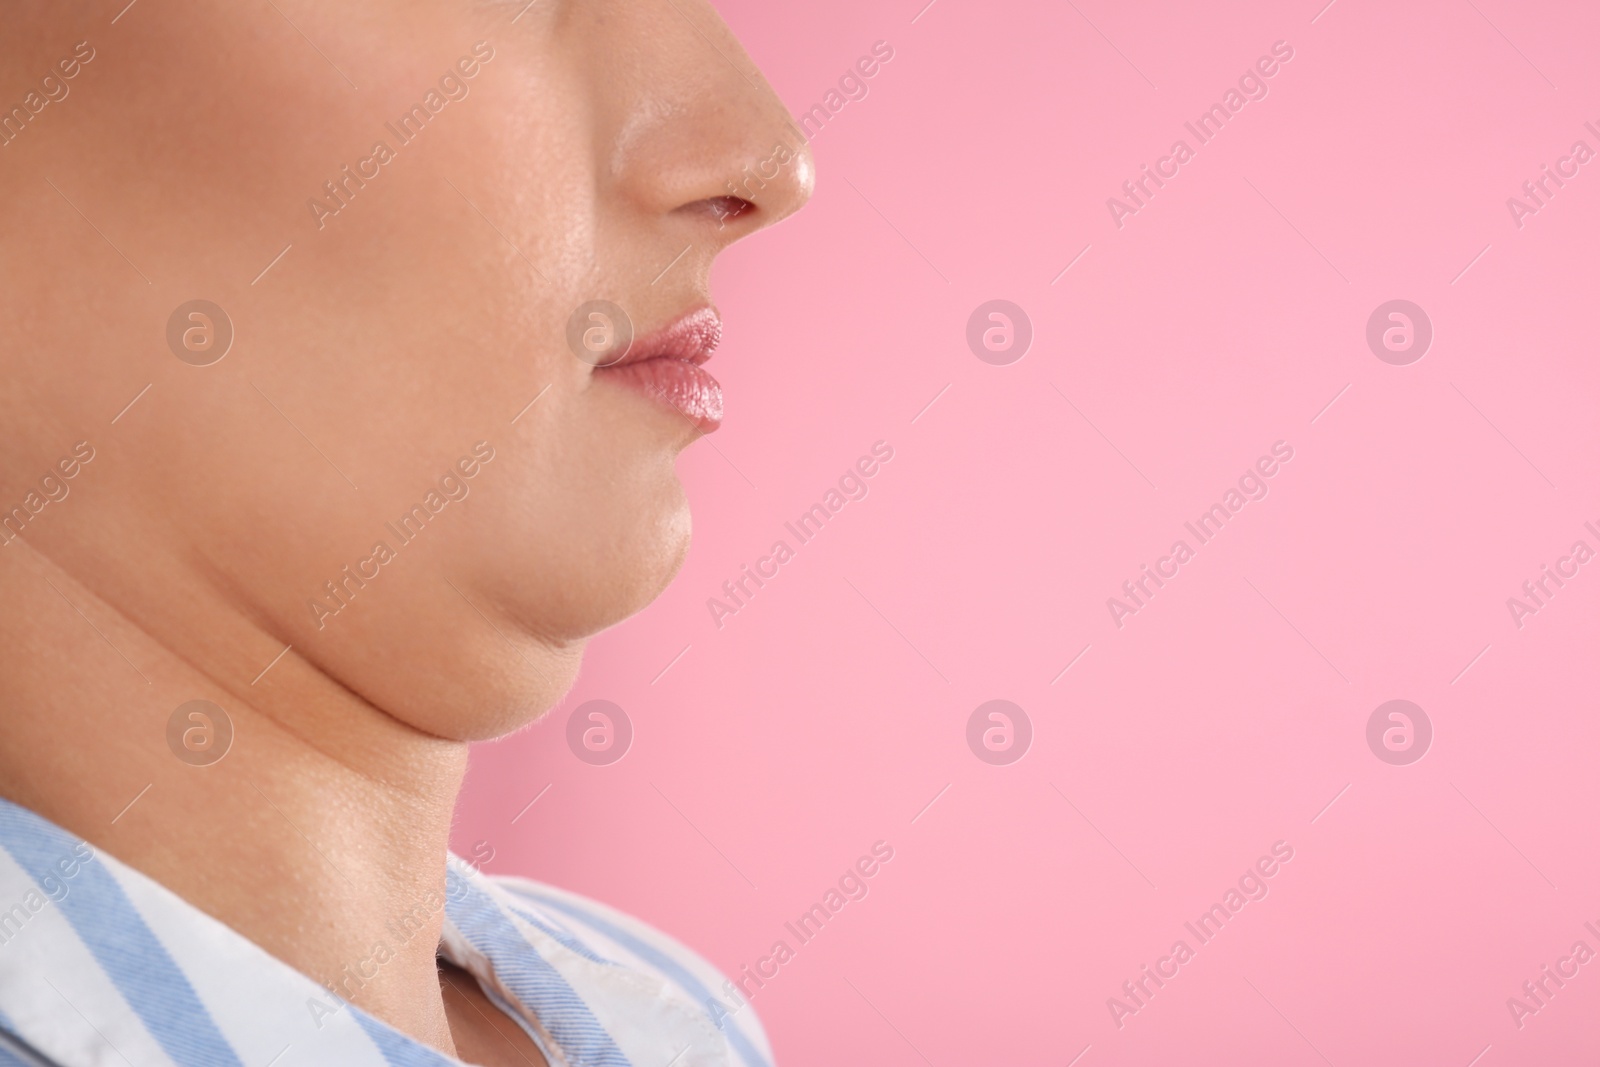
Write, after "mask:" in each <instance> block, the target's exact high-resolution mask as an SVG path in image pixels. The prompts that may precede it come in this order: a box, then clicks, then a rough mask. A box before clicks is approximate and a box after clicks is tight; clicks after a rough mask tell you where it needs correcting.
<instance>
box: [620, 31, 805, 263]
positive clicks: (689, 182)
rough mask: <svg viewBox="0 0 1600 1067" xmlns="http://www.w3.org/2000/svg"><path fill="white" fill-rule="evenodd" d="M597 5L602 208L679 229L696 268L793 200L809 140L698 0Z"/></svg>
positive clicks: (785, 210) (800, 191)
mask: <svg viewBox="0 0 1600 1067" xmlns="http://www.w3.org/2000/svg"><path fill="white" fill-rule="evenodd" d="M599 6H601V7H605V8H607V9H609V10H608V11H607V14H606V16H605V17H604V18H603V20H602V22H601V28H602V32H603V33H604V34H605V37H606V39H607V46H606V50H607V51H608V52H609V53H610V58H609V61H608V62H604V63H602V64H601V65H599V66H598V67H597V68H592V69H595V71H596V77H597V79H598V80H597V82H596V83H595V84H596V88H595V92H596V96H597V100H596V104H597V106H598V108H599V109H600V111H601V112H602V115H601V116H598V117H600V118H601V120H602V121H601V123H600V128H601V129H602V130H604V131H607V132H606V135H605V139H604V141H603V142H602V144H601V145H600V146H598V147H599V148H600V150H601V151H602V152H603V153H604V155H605V156H606V157H608V158H602V159H601V160H598V161H597V162H598V163H599V164H600V166H599V170H600V176H601V181H602V182H604V183H606V184H609V185H610V186H611V190H610V192H611V193H612V194H613V197H614V198H615V199H614V200H613V203H614V204H620V205H623V206H625V208H626V209H631V211H633V212H636V213H637V214H639V215H640V216H642V217H643V218H642V219H641V220H640V221H646V222H648V223H649V224H650V225H652V226H654V227H657V228H662V229H666V230H668V231H674V232H672V233H671V236H672V237H673V239H674V241H676V240H680V239H683V238H685V237H687V239H688V241H689V243H690V246H691V247H693V248H698V249H699V250H700V251H701V253H702V255H703V256H704V259H705V263H706V265H707V266H709V261H710V258H711V257H712V256H714V255H715V254H716V252H717V251H720V250H721V249H722V248H723V247H726V246H727V245H729V244H731V243H732V242H734V241H736V240H738V239H739V238H740V237H744V236H746V235H747V234H750V233H753V232H754V231H756V230H759V229H762V228H763V227H766V226H770V225H772V224H773V223H775V222H777V221H779V220H780V219H783V218H785V217H787V216H789V215H792V214H793V213H794V212H796V211H798V210H800V208H801V207H803V206H804V205H805V203H806V201H807V200H809V199H810V197H811V190H812V187H813V184H814V181H815V174H814V171H813V167H812V158H811V149H810V146H809V145H808V144H807V141H806V138H805V136H804V135H803V134H802V133H801V131H800V129H799V127H798V126H796V125H795V123H794V120H793V119H792V118H790V116H789V112H788V110H787V109H786V108H785V107H784V106H783V103H782V101H780V100H779V99H778V97H777V94H775V93H774V92H773V91H772V88H771V86H769V85H768V84H767V82H766V79H765V78H763V77H762V76H761V73H760V71H758V70H757V69H756V67H755V65H754V64H753V63H752V62H751V60H750V58H749V57H748V56H747V55H746V54H745V52H744V49H743V48H742V47H741V46H740V45H739V42H738V41H737V40H736V39H735V38H734V36H733V34H732V32H731V31H730V30H729V29H728V27H727V26H726V25H725V24H724V23H723V21H722V19H721V18H720V17H719V16H718V15H717V14H716V12H715V11H713V10H712V9H711V7H710V6H709V5H708V4H707V3H706V2H705V0H620V2H618V3H615V4H614V5H613V4H609V3H604V4H601V5H599ZM624 26H626V27H627V28H626V30H624ZM619 35H625V36H626V37H627V38H628V39H627V40H626V41H621V40H618V39H617V38H618V36H619Z"/></svg>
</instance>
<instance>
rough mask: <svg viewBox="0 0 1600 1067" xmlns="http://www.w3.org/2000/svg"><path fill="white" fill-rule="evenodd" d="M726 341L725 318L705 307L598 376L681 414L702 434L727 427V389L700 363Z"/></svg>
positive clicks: (644, 340)
mask: <svg viewBox="0 0 1600 1067" xmlns="http://www.w3.org/2000/svg"><path fill="white" fill-rule="evenodd" d="M721 339H722V318H721V317H720V316H719V315H718V314H717V311H716V309H715V308H712V307H702V308H698V309H697V310H695V311H691V312H689V313H688V314H687V315H684V316H682V317H681V318H678V319H675V320H673V321H672V322H670V323H668V324H667V325H665V326H663V327H662V328H661V329H659V330H657V331H656V332H655V333H652V334H650V335H648V336H645V337H640V338H636V339H635V340H634V342H633V344H632V345H630V346H629V347H628V352H627V354H626V355H624V356H623V357H622V358H621V359H620V360H618V361H617V362H616V363H613V364H611V365H609V366H606V367H596V368H595V370H594V373H595V374H596V375H598V376H601V377H605V378H609V379H610V380H612V381H614V382H616V383H617V384H619V385H625V386H627V387H629V388H630V389H633V390H635V391H637V392H639V393H642V394H644V395H645V396H647V397H649V398H650V399H651V400H654V401H656V402H657V403H659V404H662V405H665V406H666V407H668V408H670V409H672V410H673V411H677V412H678V413H680V414H681V415H683V417H684V418H686V419H688V420H689V421H690V422H692V423H694V424H695V426H696V427H697V428H698V429H699V430H700V432H701V433H711V432H712V431H713V430H715V429H716V428H717V427H718V426H720V425H722V386H721V385H720V384H719V383H718V382H717V380H716V379H715V378H713V377H712V376H711V375H710V374H708V373H707V372H706V371H705V369H704V368H703V367H701V364H702V363H704V362H705V361H706V360H708V359H710V358H711V353H712V351H713V350H714V349H715V348H716V347H717V342H718V341H720V340H721Z"/></svg>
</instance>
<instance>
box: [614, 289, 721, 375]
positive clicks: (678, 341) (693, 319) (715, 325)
mask: <svg viewBox="0 0 1600 1067" xmlns="http://www.w3.org/2000/svg"><path fill="white" fill-rule="evenodd" d="M720 340H722V316H721V315H718V314H717V309H716V308H714V307H712V306H711V305H709V304H707V305H704V306H702V307H698V308H696V309H695V310H693V311H690V312H688V313H686V314H684V315H681V316H679V317H678V318H676V319H673V320H672V321H671V322H669V323H667V324H666V325H665V326H663V327H661V328H660V329H658V330H656V331H655V332H654V333H651V334H648V335H646V336H644V337H635V338H634V339H633V344H631V345H629V346H628V351H627V352H626V353H625V354H624V355H623V356H622V358H621V359H619V360H617V361H616V362H615V363H608V364H606V366H607V367H621V366H626V365H627V364H629V363H643V362H644V361H645V360H647V359H676V360H681V361H683V362H684V363H696V364H698V363H704V362H705V361H706V360H708V359H710V358H711V353H712V352H713V351H714V350H715V349H716V347H717V342H718V341H720ZM602 369H603V368H602Z"/></svg>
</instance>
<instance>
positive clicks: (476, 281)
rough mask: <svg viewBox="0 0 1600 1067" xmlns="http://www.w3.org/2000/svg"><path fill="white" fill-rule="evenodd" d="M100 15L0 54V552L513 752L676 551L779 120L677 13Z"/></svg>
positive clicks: (713, 27) (745, 69) (407, 0)
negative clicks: (720, 284) (721, 260)
mask: <svg viewBox="0 0 1600 1067" xmlns="http://www.w3.org/2000/svg"><path fill="white" fill-rule="evenodd" d="M102 6H104V5H72V12H73V13H71V14H63V13H62V11H61V10H60V7H59V5H56V4H51V3H44V2H42V0H41V2H37V3H35V2H27V3H23V4H21V5H19V10H17V11H14V12H8V15H7V18H8V22H9V23H10V26H9V27H8V31H7V35H8V37H10V42H9V43H7V44H5V45H3V46H0V49H3V50H4V51H6V52H7V57H6V64H5V65H6V69H8V70H10V71H12V72H13V73H15V74H18V75H19V76H20V75H23V74H27V75H29V76H30V77H32V78H33V82H34V83H35V84H42V85H44V88H43V89H40V90H39V92H38V96H39V97H40V98H43V99H44V100H45V101H46V102H45V104H44V105H42V106H40V107H39V108H38V109H37V110H34V109H33V108H32V107H31V106H29V104H28V103H27V102H25V101H24V95H25V94H26V93H27V92H28V91H29V90H27V89H21V90H17V91H16V93H15V94H14V95H16V96H17V100H16V101H12V100H0V107H4V108H7V109H9V108H11V107H12V105H13V104H17V105H19V106H21V107H22V108H23V114H21V115H20V116H14V117H13V118H12V120H11V122H10V124H9V125H6V126H4V130H5V132H4V133H0V139H3V141H4V144H3V147H0V194H3V195H0V203H3V204H4V205H5V207H4V208H0V210H3V211H4V213H5V221H6V231H7V238H6V240H5V242H4V243H3V246H0V277H3V283H4V284H3V290H4V294H5V295H4V297H3V298H0V301H3V313H4V315H5V316H6V318H7V319H8V326H7V329H6V334H7V335H8V342H9V343H8V344H7V345H6V346H5V351H4V352H3V354H0V359H4V361H5V371H4V373H5V379H6V382H7V386H6V389H5V390H4V391H3V393H0V424H3V425H4V426H5V427H6V430H5V431H4V436H5V440H6V447H5V448H4V449H3V450H0V510H3V511H5V512H6V513H8V514H9V513H11V512H12V510H13V508H15V507H21V508H22V511H21V512H20V513H18V514H20V515H21V518H20V519H18V520H16V521H13V522H12V523H10V524H8V525H7V526H6V532H5V533H4V534H3V535H0V537H3V538H4V540H5V542H6V543H5V547H3V548H0V552H13V553H16V552H28V551H36V552H38V553H40V554H42V555H43V556H45V557H47V558H48V559H49V560H50V561H51V562H52V563H53V564H54V565H56V566H58V567H60V568H61V569H62V570H64V571H65V572H67V573H69V574H71V575H73V577H74V579H75V580H76V581H78V582H79V583H81V584H82V585H83V586H85V587H86V588H88V589H89V590H91V591H92V592H93V593H94V594H95V595H96V596H97V597H99V598H100V599H101V600H103V601H104V602H105V603H106V604H108V605H110V606H111V607H112V608H113V609H115V610H116V611H117V612H119V613H121V614H122V615H123V616H125V617H127V618H128V619H130V620H132V621H133V622H134V623H135V624H136V625H137V626H138V627H140V628H141V629H142V630H143V631H144V632H146V633H148V634H150V635H152V636H153V637H155V638H156V639H158V640H159V641H161V642H162V643H163V644H165V645H167V646H168V647H171V648H176V649H181V650H187V651H186V655H190V654H191V653H192V657H191V658H192V659H194V660H195V661H197V662H205V663H208V664H217V665H221V668H220V669H221V670H223V672H224V673H229V672H231V673H232V674H233V675H236V676H237V677H238V678H240V679H243V680H248V679H249V677H250V676H251V675H252V674H254V673H255V672H256V671H257V670H258V669H259V667H260V665H261V664H262V663H264V662H265V661H266V659H267V658H269V657H270V656H271V655H272V653H273V652H275V651H276V650H277V648H279V647H281V646H282V645H291V646H292V648H293V651H294V656H293V657H292V659H293V660H295V661H298V665H297V666H295V667H293V668H286V669H292V670H299V671H317V672H321V673H322V674H324V675H326V677H327V678H329V679H331V680H332V681H333V682H334V683H336V684H337V685H338V686H340V687H343V688H344V689H347V690H348V691H349V692H351V693H354V694H356V695H357V696H359V697H360V698H363V699H364V700H365V701H366V702H367V703H370V704H371V705H374V706H375V707H377V708H381V709H383V711H385V712H387V713H388V714H389V715H391V716H393V717H394V718H396V719H398V720H400V721H401V722H404V723H407V724H409V725H411V726H414V727H416V728H418V729H420V730H423V731H426V732H428V733H431V734H435V735H437V736H440V737H445V738H451V739H474V738H482V737H488V736H492V735H496V734H499V733H502V732H505V731H506V730H508V729H511V728H514V727H515V726H517V725H520V724H521V723H523V722H525V721H527V720H528V718H529V717H531V716H532V715H534V714H537V713H538V712H539V711H541V710H542V709H544V708H547V707H549V706H550V705H551V704H552V703H553V702H554V701H556V700H557V699H558V698H559V696H560V694H561V693H563V692H564V691H565V689H566V687H567V686H568V685H569V684H570V683H571V680H572V678H573V677H574V675H575V672H576V669H577V664H578V659H579V657H580V655H581V650H582V646H583V643H584V641H585V639H587V638H588V637H590V636H591V635H593V634H595V633H596V632H598V631H600V630H602V629H604V628H605V627H607V626H610V625H612V624H614V623H616V622H618V621H620V620H621V619H623V618H625V617H626V616H628V615H629V614H631V613H633V612H635V611H637V610H638V609H639V608H641V607H642V606H644V605H645V604H646V603H647V602H648V601H649V600H650V599H651V598H652V597H653V596H655V595H656V594H657V593H658V592H659V591H660V590H661V589H662V588H663V586H664V585H665V584H666V583H667V582H668V581H669V580H670V578H671V577H672V575H673V574H674V573H675V571H676V569H677V568H678V566H679V565H680V563H681V561H682V559H683V557H684V554H685V552H686V550H687V544H688V539H689V515H688V510H687V506H686V502H685V498H684V493H683V490H682V487H681V486H680V484H679V482H678V479H677V476H676V473H675V460H676V458H677V456H678V455H679V453H680V452H681V451H682V450H683V449H684V448H685V447H686V446H688V445H689V444H691V443H692V442H693V441H695V440H696V439H697V438H698V437H699V436H700V435H701V434H703V433H704V432H706V431H707V430H709V429H712V428H714V426H715V423H716V422H717V421H718V419H719V418H720V415H721V411H720V406H721V398H720V390H719V389H718V388H717V387H716V386H715V383H714V382H712V381H710V379H709V378H707V377H706V376H705V371H702V370H696V369H694V367H693V364H694V363H695V361H696V360H700V359H702V358H703V357H704V356H705V354H706V352H707V351H708V350H709V348H710V347H711V346H712V345H713V344H714V343H715V338H716V333H717V329H718V327H717V325H716V321H715V317H714V314H715V313H714V312H712V311H710V310H709V309H710V307H711V302H710V301H711V294H710V291H709V283H708V275H709V271H710V266H711V263H712V260H713V258H714V257H715V256H716V255H717V253H718V252H719V251H721V250H722V249H723V248H725V247H726V246H727V245H729V244H730V243H732V242H733V241H735V240H737V239H739V238H740V237H743V236H746V235H748V234H750V233H752V232H753V231H755V230H757V229H759V228H761V227H764V226H766V225H769V224H771V223H772V222H775V221H777V220H779V219H781V218H783V217H785V216H786V215H788V214H790V213H791V212H793V211H795V210H796V209H798V208H799V207H800V206H801V205H802V204H803V203H804V202H805V200H806V198H807V197H808V196H809V194H810V190H811V185H812V170H811V161H810V156H809V154H808V151H807V149H806V146H805V143H804V141H803V139H802V138H801V137H800V135H799V133H798V131H797V130H796V129H795V127H794V126H793V124H792V123H791V121H790V119H789V117H788V114H787V112H786V111H785V109H784V108H783V106H782V105H781V104H780V103H779V101H778V100H777V99H776V97H775V96H774V95H773V94H772V92H771V91H770V89H768V88H767V86H766V83H765V82H764V81H763V80H762V78H761V76H760V74H759V73H758V72H757V71H756V70H755V68H754V66H753V65H752V64H751V62H750V60H749V59H748V58H747V57H746V55H745V54H744V52H743V50H742V49H741V48H740V46H739V45H738V43H737V42H736V41H735V40H734V38H733V36H732V35H731V33H730V32H729V31H728V29H727V28H726V27H725V26H724V25H723V24H722V22H721V21H720V19H719V18H718V17H717V16H716V14H715V13H714V12H713V11H712V10H711V8H710V7H709V6H708V5H707V4H706V3H705V2H704V0H534V2H532V3H527V2H526V0H517V2H516V3H502V2H496V3H484V2H481V0H342V2H340V3H338V4H316V3H309V2H298V0H294V2H291V0H277V2H276V3H275V4H253V3H252V4H241V3H238V2H237V0H196V2H185V3H181V4H180V3H170V2H166V0H144V2H142V3H138V4H136V5H134V6H131V7H128V8H126V9H125V10H123V11H122V13H121V14H120V15H118V14H117V11H116V10H115V9H121V8H123V4H122V3H121V2H118V3H114V4H111V5H110V7H109V8H107V9H106V10H104V11H102V10H100V8H101V7H102ZM91 7H93V8H94V9H95V10H94V11H93V12H92V13H91V12H90V11H89V9H90V8H91ZM114 15H115V16H116V21H115V22H113V21H112V16H114ZM85 57H88V58H85ZM66 58H73V62H71V63H70V64H64V63H63V60H64V59H66ZM69 65H70V66H71V67H72V68H73V72H72V73H71V75H70V76H69V75H68V74H67V69H68V66H69ZM40 79H48V82H41V81H40ZM8 84H10V82H8ZM8 91H9V90H8ZM30 99H31V98H30ZM780 150H781V151H780ZM774 159H777V160H779V162H780V163H781V165H777V164H772V163H771V161H773V160H774ZM757 163H760V164H763V165H764V166H763V169H762V174H761V176H760V177H752V172H751V171H750V170H749V168H750V167H751V166H752V165H754V164H757ZM769 175H770V176H769ZM199 300H203V301H208V302H209V303H208V304H203V305H197V304H193V303H192V302H194V301H199ZM597 301H603V302H605V303H604V304H596V303H594V302H597ZM597 307H598V308H601V309H602V313H601V317H598V318H596V317H593V316H591V315H589V314H588V312H589V311H592V310H593V309H594V308H597ZM616 309H620V310H621V313H622V317H621V318H620V319H619V318H618V316H617V315H616V314H615V312H616ZM219 310H220V314H219ZM575 313H576V314H575ZM630 326H631V332H632V337H633V342H632V347H631V349H628V350H627V351H628V352H629V355H628V356H627V358H626V359H625V360H624V361H623V362H622V363H619V364H617V365H615V366H604V365H602V364H605V363H607V362H609V359H610V358H611V357H610V355H608V356H607V358H598V359H597V358H592V356H593V352H592V349H593V347H594V346H593V345H591V348H590V349H585V348H584V347H583V345H582V343H581V338H582V337H583V335H584V334H585V332H586V331H599V333H598V334H596V333H593V332H591V333H590V334H589V336H590V337H591V339H592V338H594V337H599V338H600V342H599V343H600V345H601V347H602V349H603V350H604V344H605V342H606V340H607V337H608V336H611V335H607V331H608V330H610V331H620V332H621V333H622V334H623V335H626V333H627V332H628V329H629V327H630ZM230 333H231V340H230V339H228V335H229V334H230ZM569 335H570V336H576V337H578V338H579V339H580V343H578V345H577V346H576V347H574V345H573V344H572V343H569ZM222 347H225V348H226V351H225V353H224V354H222V355H221V358H220V359H216V358H215V357H216V355H217V354H218V351H219V349H220V348H222ZM604 351H605V352H609V350H604ZM618 351H619V352H620V351H621V350H618ZM580 356H582V357H584V358H580ZM650 356H659V357H661V358H659V359H655V360H651V361H649V362H645V361H644V360H645V357H650ZM213 360H214V361H213ZM668 364H676V365H674V366H669V365H668ZM714 368H715V364H714V363H713V364H712V365H711V366H710V367H708V368H706V369H707V370H714ZM147 387H148V388H147ZM130 401H133V402H132V403H131V405H130ZM75 450H76V451H75ZM85 454H89V455H91V456H92V458H90V459H87V460H85V459H83V456H84V455H85ZM72 457H76V460H75V462H72V463H70V464H69V463H66V462H63V461H64V460H67V459H71V458H72ZM68 466H71V467H73V468H74V470H73V473H72V475H71V476H70V477H69V476H67V474H66V471H67V468H68ZM41 479H47V480H48V484H46V483H45V482H43V481H41ZM41 485H45V488H44V489H41V488H40V486H41ZM30 494H36V495H35V496H32V497H30ZM37 499H43V500H44V501H45V503H44V506H43V507H42V508H41V509H40V510H37V511H35V510H34V509H33V508H32V507H31V506H28V505H26V504H25V503H24V502H25V501H31V500H37ZM19 530H20V533H19ZM19 542H23V543H25V546H26V547H24V546H23V545H22V544H19ZM258 688H265V687H258Z"/></svg>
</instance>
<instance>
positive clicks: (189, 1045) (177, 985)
mask: <svg viewBox="0 0 1600 1067" xmlns="http://www.w3.org/2000/svg"><path fill="white" fill-rule="evenodd" d="M80 843H81V842H79V841H77V840H76V839H74V838H73V837H72V836H71V835H70V834H68V833H67V832H66V831H64V830H62V829H60V828H59V827H57V826H55V825H54V824H52V823H49V822H47V821H45V820H44V819H42V818H40V817H39V816H37V815H35V814H33V813H32V812H30V811H28V810H26V809H24V808H19V807H17V806H16V805H15V804H12V803H11V802H9V801H7V800H3V799H0V845H4V847H5V849H6V851H7V852H9V853H11V855H12V856H13V857H14V858H15V859H16V861H17V863H18V864H19V865H20V866H21V867H22V868H23V870H25V871H27V872H28V874H29V876H30V877H32V878H33V880H34V881H35V882H37V883H40V885H41V887H42V885H43V882H44V880H45V879H46V878H51V879H55V880H56V881H58V882H60V881H66V880H65V879H62V878H61V877H60V872H59V871H58V869H57V868H56V867H55V864H56V862H57V861H58V860H62V859H75V858H76V857H75V856H74V854H73V851H72V850H73V848H74V847H75V846H77V845H79V844H80ZM66 884H67V886H68V891H67V894H66V895H65V896H64V897H62V898H61V899H60V900H59V901H58V902H57V903H56V906H57V907H59V908H60V909H61V912H62V914H63V915H64V916H66V919H67V921H68V922H69V923H71V924H72V928H73V929H74V930H75V931H77V934H78V937H79V938H80V939H82V941H83V943H84V944H85V945H86V946H88V949H89V951H90V952H92V953H93V954H94V958H95V959H96V960H97V961H98V962H99V964H100V966H101V968H102V969H104V971H105V973H106V976H107V977H108V978H110V979H111V982H112V984H113V985H115V986H116V987H117V991H118V992H120V993H121V994H122V997H123V999H124V1000H126V1001H127V1002H128V1003H129V1004H130V1005H131V1006H132V1007H133V1010H134V1011H136V1012H137V1013H138V1015H139V1018H140V1020H141V1021H142V1022H143V1023H144V1025H145V1029H147V1030H149V1031H150V1033H151V1035H152V1036H153V1037H155V1039H156V1040H157V1041H158V1042H160V1044H161V1047H162V1048H163V1049H165V1050H166V1052H167V1055H169V1056H171V1057H172V1059H173V1060H174V1061H176V1062H177V1063H180V1064H183V1065H185V1067H189V1065H193V1067H236V1065H239V1057H238V1056H237V1055H235V1054H234V1051H233V1048H232V1047H231V1046H230V1045H229V1044H228V1042H227V1041H226V1040H225V1039H224V1038H223V1036H222V1033H221V1032H220V1031H219V1030H218V1029H217V1025H216V1023H215V1022H214V1021H213V1020H212V1018H211V1013H210V1012H209V1011H207V1010H206V1008H205V1005H203V1004H201V1003H200V998H199V997H198V996H196V995H195V991H194V987H193V986H192V985H190V984H189V979H188V978H187V977H186V976H185V975H184V973H183V972H182V971H181V970H179V969H178V965H177V964H176V963H175V962H174V961H173V959H172V957H171V956H170V955H169V954H168V953H167V950H166V947H165V946H164V945H162V944H161V942H160V941H159V940H158V939H157V938H156V936H155V934H154V933H152V932H151V930H150V927H149V926H147V925H146V924H145V921H144V917H143V916H141V915H140V914H139V910H138V909H137V908H136V907H135V906H134V904H133V902H132V901H131V900H129V899H128V895H127V894H126V893H124V892H123V890H122V886H120V885H119V884H117V881H116V879H115V878H113V877H112V875H111V872H110V871H109V870H107V869H106V866H105V864H103V863H97V862H95V861H94V860H92V859H90V860H86V861H80V862H79V863H78V873H77V874H76V875H75V876H74V877H73V878H72V879H71V880H70V881H66Z"/></svg>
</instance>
